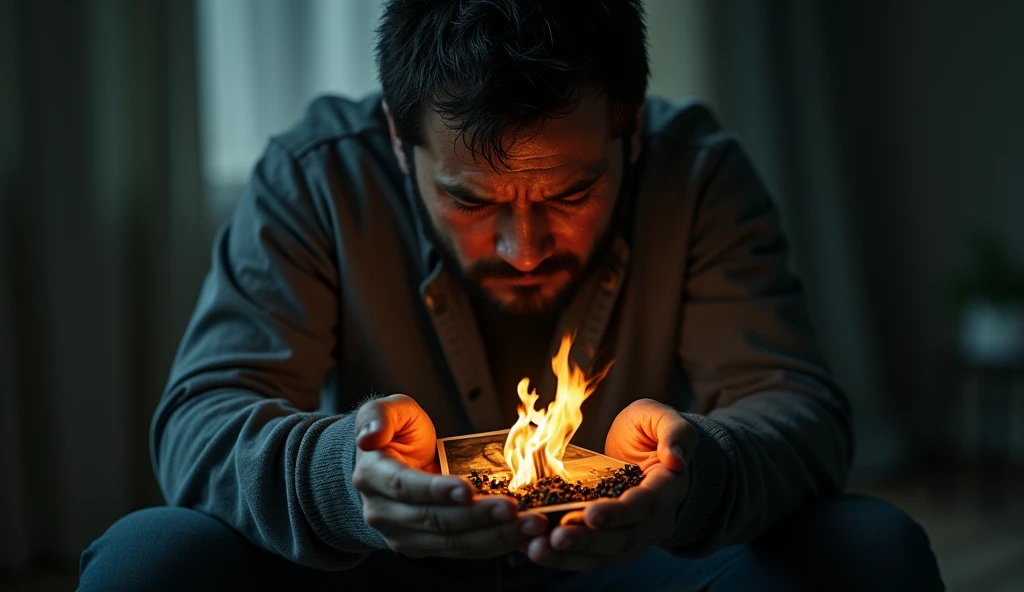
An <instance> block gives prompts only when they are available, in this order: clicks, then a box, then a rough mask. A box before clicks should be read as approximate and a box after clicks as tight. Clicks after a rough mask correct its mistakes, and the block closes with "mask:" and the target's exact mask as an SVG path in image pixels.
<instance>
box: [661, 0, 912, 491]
mask: <svg viewBox="0 0 1024 592" xmlns="http://www.w3.org/2000/svg"><path fill="white" fill-rule="evenodd" d="M666 1H667V0H651V1H650V2H648V8H649V10H650V11H651V15H650V16H651V17H652V19H651V21H652V31H657V28H658V27H659V26H660V27H662V28H672V27H673V26H675V27H681V30H680V29H677V34H687V33H688V34H689V35H690V37H691V38H692V39H694V40H695V41H691V42H690V48H689V49H690V51H693V52H695V53H697V54H698V57H697V58H689V59H686V56H685V54H677V55H678V58H682V59H677V60H676V63H677V67H676V68H675V69H674V70H673V69H671V68H665V69H664V70H662V71H659V70H658V69H657V68H655V69H654V79H653V80H652V87H653V88H654V90H656V91H657V90H658V89H659V88H661V87H663V86H664V85H665V84H666V80H659V79H658V78H657V77H658V75H659V72H665V73H666V74H667V76H668V80H671V79H672V78H673V76H675V77H679V76H686V74H685V70H686V68H687V66H688V65H689V64H691V63H693V62H697V63H699V64H700V66H699V71H700V72H703V76H702V77H701V80H700V89H701V91H702V92H701V95H702V96H703V97H704V98H706V99H707V100H708V101H709V102H710V103H711V106H712V108H713V109H714V110H715V111H716V112H717V114H718V115H719V117H720V118H721V119H722V121H723V123H724V124H725V125H726V127H728V128H729V129H730V130H732V131H734V132H735V133H737V134H738V135H739V137H740V140H741V143H742V145H743V146H744V148H745V149H746V150H747V152H748V153H749V154H750V156H751V158H752V159H753V161H754V164H755V166H756V167H757V169H758V171H759V173H760V174H761V176H762V177H763V179H764V181H765V183H766V185H767V187H768V189H769V191H770V192H771V193H772V195H773V197H774V198H775V200H776V202H777V204H778V206H779V209H780V212H781V214H782V219H783V224H784V226H785V229H786V232H787V235H788V238H789V240H790V243H791V246H792V250H793V265H794V267H795V268H796V271H797V272H798V273H799V275H800V276H801V278H802V279H803V282H804V286H805V291H806V293H807V297H808V302H809V308H810V313H811V316H812V317H813V319H814V321H815V325H816V328H817V330H818V333H819V340H820V344H821V347H822V349H823V350H824V352H825V355H826V357H827V359H828V360H829V362H830V365H831V366H832V369H833V372H834V373H835V375H836V378H837V380H838V382H839V384H841V385H842V386H843V387H844V389H845V391H846V393H847V395H848V396H849V397H850V399H851V402H852V404H853V407H854V430H855V432H856V434H857V459H856V463H855V467H854V469H855V474H857V475H860V476H865V477H868V476H870V477H877V476H882V475H887V474H891V473H893V472H894V471H896V470H898V469H899V468H900V467H901V466H903V464H904V463H905V462H906V461H907V458H908V457H907V455H908V454H909V451H908V449H907V446H906V442H905V434H906V431H905V430H903V429H901V427H900V424H899V417H900V412H901V409H900V405H899V404H898V403H897V402H898V401H900V400H901V399H902V400H903V401H906V400H907V399H908V397H906V396H903V397H900V396H898V394H897V392H896V390H895V389H894V386H893V385H894V382H895V381H894V380H893V379H892V377H893V375H894V374H895V375H897V376H898V375H899V369H894V368H890V367H887V366H886V361H887V360H888V359H891V358H895V357H896V356H895V355H894V354H895V353H896V352H893V351H892V350H891V349H890V348H887V344H886V343H884V341H883V340H882V335H883V333H884V331H885V330H886V329H891V327H889V328H886V327H879V326H878V324H877V321H876V319H875V315H876V313H878V311H879V310H882V309H885V308H886V306H887V305H886V303H885V302H884V301H881V298H882V297H885V293H886V291H885V290H884V287H879V286H877V280H878V277H877V275H876V274H873V273H872V269H871V268H870V267H869V266H868V262H869V261H870V258H869V256H868V254H869V252H870V251H869V250H868V248H869V246H870V245H868V244H867V243H868V241H869V240H870V239H869V237H870V235H871V233H872V232H873V231H875V228H874V227H873V226H872V218H871V217H870V216H871V213H870V212H868V211H866V210H865V207H864V201H863V200H862V199H860V198H861V196H862V193H861V192H862V191H872V190H873V189H874V188H873V187H871V186H870V184H868V183H863V182H860V178H859V172H860V171H861V170H862V167H860V166H859V165H862V164H863V157H864V155H865V153H866V152H867V151H868V150H870V149H871V148H870V147H869V146H866V147H862V148H864V149H865V151H864V152H858V151H855V150H854V148H855V147H857V146H856V144H855V143H854V142H853V140H854V139H856V137H857V134H858V133H861V134H863V133H868V134H869V133H871V132H872V131H873V130H872V129H871V128H870V127H868V128H866V129H865V128H864V127H861V128H858V129H855V128H851V126H850V123H849V122H850V121H853V120H858V119H856V118H853V117H851V116H850V115H851V113H856V112H857V110H859V109H861V108H862V106H861V105H858V104H855V103H854V100H853V99H852V97H853V96H864V94H865V93H861V94H859V95H858V94H856V93H853V92H851V88H850V85H851V84H852V83H853V82H855V81H857V80H858V75H860V74H862V73H861V72H857V71H855V66H859V67H863V66H864V65H865V64H867V63H869V62H870V60H871V59H872V58H873V57H874V56H873V55H872V54H871V53H870V52H865V51H863V50H864V49H865V48H866V47H869V46H868V45H867V44H866V43H865V42H864V40H863V39H856V38H854V36H853V32H854V31H856V30H857V28H856V25H857V24H860V25H864V24H865V22H864V21H863V20H861V21H858V20H857V19H856V18H855V17H858V16H859V17H861V19H863V18H864V16H865V14H867V13H869V11H868V10H867V9H859V8H858V9H857V10H854V9H853V7H854V5H855V4H856V3H847V2H801V1H796V0H791V1H785V2H773V3H763V2H714V3H711V2H685V3H679V4H683V5H686V6H687V7H688V9H686V10H687V12H688V13H687V14H686V15H680V16H678V17H677V18H666V19H665V22H667V23H669V24H661V25H659V24H658V20H656V19H658V18H660V17H662V16H663V11H664V10H665V8H664V4H665V2H666ZM857 6H859V5H857ZM675 10H677V11H678V10H682V9H680V8H676V9H675ZM658 11H661V12H658ZM684 16H685V18H683V17H684ZM869 16H870V15H869ZM874 16H876V17H877V16H878V15H874ZM692 21H696V22H692ZM684 23H685V24H684ZM673 24H675V25H673ZM872 30H873V28H871V27H863V28H861V29H860V31H872ZM694 31H698V32H697V33H694ZM670 39H672V38H671V37H669V36H666V37H660V38H652V40H651V45H652V52H653V58H654V60H655V66H657V60H658V59H659V58H660V59H663V60H665V61H668V60H667V58H666V57H665V56H659V53H658V51H657V50H658V48H659V44H664V43H666V42H667V41H668V40H670ZM675 43H678V41H676V42H675ZM862 82H863V84H864V85H865V86H869V85H871V84H872V83H873V82H874V81H872V80H871V79H870V78H867V77H864V79H863V80H862ZM858 121H860V120H858ZM868 123H871V122H868ZM890 308H891V307H890Z"/></svg>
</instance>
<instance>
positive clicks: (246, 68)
mask: <svg viewBox="0 0 1024 592" xmlns="http://www.w3.org/2000/svg"><path fill="white" fill-rule="evenodd" d="M646 5H647V9H648V15H649V16H648V23H649V28H650V47H651V58H652V79H651V91H652V93H655V94H661V95H664V96H668V97H670V98H673V99H678V100H685V99H688V98H693V97H699V98H701V99H703V100H705V101H706V102H708V103H709V104H710V105H711V106H712V107H713V108H714V109H715V111H716V112H717V113H718V115H719V116H720V118H721V119H722V122H723V123H724V124H725V125H726V126H727V127H729V128H730V129H731V130H733V131H735V132H736V133H737V134H738V135H739V136H740V138H741V140H742V142H743V145H744V146H745V147H746V149H747V151H748V152H749V153H750V155H751V156H752V158H753V160H754V162H755V163H756V164H757V166H758V168H759V171H760V172H761V174H762V176H763V177H764V179H765V182H766V183H767V185H768V187H769V188H770V189H771V191H772V192H773V194H774V195H775V197H776V199H777V201H778V203H779V205H780V208H781V210H782V212H783V216H784V221H785V224H786V228H787V231H788V234H789V237H790V239H791V243H792V245H793V248H794V266H795V267H796V268H797V270H798V271H799V272H800V274H801V275H802V276H803V278H804V280H805V285H806V288H807V292H808V294H809V297H810V303H811V307H812V313H813V316H814V318H815V320H816V323H817V327H818V330H819V334H820V336H821V342H822V347H823V348H824V349H825V351H826V354H827V355H828V357H829V359H830V361H831V363H832V366H833V368H834V371H835V373H836V375H837V377H838V379H839V380H840V382H841V383H842V384H843V385H845V386H846V388H847V391H848V393H849V395H850V397H851V399H852V400H853V403H854V405H855V409H856V426H855V427H856V430H857V435H858V456H857V462H856V466H855V470H854V475H853V477H852V487H853V488H854V489H858V490H862V491H869V492H872V493H875V494H877V495H882V496H884V497H887V498H888V499H890V500H892V501H894V502H896V503H897V504H899V505H901V506H902V507H904V508H905V509H907V510H908V511H909V512H910V513H911V514H912V515H914V516H915V517H916V518H918V519H919V520H920V521H921V522H923V523H924V525H925V526H926V528H927V529H928V530H929V532H930V533H931V535H932V538H933V543H934V546H935V548H936V551H937V552H938V554H939V559H940V565H941V567H942V569H943V572H944V575H945V577H946V579H947V583H948V584H949V587H950V589H952V590H958V589H959V590H1011V589H1021V587H1022V586H1024V566H1022V565H1021V564H1020V562H1019V558H1020V557H1021V556H1024V505H1022V503H1021V502H1020V501H1017V500H1018V499H1024V496H1021V495H1019V493H1020V490H1021V480H1022V479H1021V476H1022V474H1024V437H1022V436H1021V434H1022V433H1024V430H1015V429H1014V427H1015V426H1020V425H1024V422H1022V417H1024V394H1022V391H1024V380H1022V379H1021V375H1020V372H1018V371H1017V370H1016V369H1017V368H1019V367H1020V365H1021V364H1022V362H1021V360H1020V359H1019V356H1020V352H1021V347H1022V343H1024V334H1022V333H1024V332H1022V329H1021V325H1022V324H1024V321H1022V318H1024V313H1022V308H1024V305H1022V302H1024V282H1022V279H1021V278H1022V273H1021V269H1022V267H1021V266H1022V262H1024V232H1022V231H1021V227H1022V225H1024V167H1022V166H1021V164H1020V161H1021V159H1022V157H1024V149H1022V148H1021V147H1020V143H1019V137H1020V134H1021V132H1022V131H1024V110H1022V109H1021V105H1024V76H1022V75H1021V58H1022V56H1024V36H1022V35H1021V34H1020V29H1021V25H1022V24H1024V3H1021V2H1014V1H1012V0H985V1H982V2H978V3H975V4H973V5H966V4H964V3H961V2H953V1H952V0H930V1H925V0H907V1H903V2H884V1H880V0H878V1H869V2H864V1H858V0H819V1H815V2H801V1H797V0H786V1H782V2H773V3H768V2H752V1H750V2H747V1H744V2H713V1H711V0H648V1H647V3H646ZM380 8H381V3H380V2H379V1H378V0H288V1H284V0H196V1H194V2H192V1H185V0H150V1H147V2H137V1H134V0H81V1H72V0H0V138H2V143H0V533H2V536H0V570H2V571H0V587H5V586H6V587H8V588H11V589H45V587H44V584H45V583H46V582H49V583H51V584H54V585H55V588H54V589H67V588H68V587H70V586H73V584H74V582H75V575H74V574H75V573H76V571H75V569H76V563H77V558H78V554H79V553H80V552H81V550H82V549H83V548H84V547H85V546H86V545H87V544H88V543H89V541H91V540H92V539H93V538H95V537H96V536H98V535H99V534H101V533H102V532H103V530H104V529H105V528H106V527H107V526H108V525H109V524H110V523H112V522H113V521H114V520H116V519H117V518H118V517H119V516H121V515H123V514H125V513H127V512H130V511H132V510H133V509H137V508H140V507H144V506H148V505H153V504H159V503H161V497H160V493H159V490H158V489H157V487H156V484H155V480H154V478H153V476H152V471H151V468H150V464H149V451H148V443H147V433H148V429H149V419H150V415H151V413H152V411H153V409H154V407H155V405H156V401H157V399H158V397H159V395H160V392H161V390H162V388H163V383H164V380H165V379H166V371H167V368H168V365H169V363H170V359H171V357H172V355H173V352H174V349H175V348H176V346H177V341H178V339H179V338H180V335H181V332H182V331H183V329H184V325H185V323H186V321H187V319H188V316H189V314H190V312H191V309H192V306H193V304H194V300H195V297H196V294H197V291H198V287H199V283H200V282H201V280H202V277H203V274H204V273H205V271H206V268H207V265H208V256H209V249H210V245H211V241H212V236H213V233H214V232H215V230H216V229H217V227H218V226H219V225H220V224H221V223H222V222H223V221H224V219H225V217H226V216H227V215H228V213H229V212H230V210H231V207H232V205H233V203H234V200H235V198H236V197H237V196H238V194H239V193H240V190H241V186H242V184H243V183H244V182H245V181H246V178H247V175H248V171H249V169H250V167H251V166H252V164H253V163H254V161H255V159H256V158H257V156H258V155H259V153H260V152H261V150H262V149H263V147H264V145H265V143H266V140H267V138H268V136H269V135H271V134H274V133H277V132H279V131H281V130H283V129H284V128H286V127H287V126H288V125H290V124H291V123H292V122H294V121H295V120H297V119H298V118H299V117H300V116H301V114H302V111H303V109H304V107H305V105H306V103H307V102H308V101H309V100H310V99H312V98H313V97H314V96H316V95H318V94H321V93H328V92H330V93H339V94H343V95H349V96H359V95H363V94H365V93H367V92H372V91H373V89H374V88H375V87H376V73H375V66H374V62H373V54H372V44H373V40H374V32H373V29H374V27H375V23H376V20H377V18H378V16H379V14H380ZM972 237H982V238H980V239H978V238H972ZM951 301H952V307H951V306H950V302H951ZM1001 369H1002V370H1001ZM1003 370H1005V372H1003ZM979 372H980V373H979ZM992 372H996V373H997V374H995V375H993V374H991V373H992ZM996 375H997V376H999V377H1000V378H998V379H996V380H995V381H991V380H988V379H987V378H986V377H991V376H996ZM992 384H995V385H996V386H995V387H993V386H991V385H992ZM986 385H988V386H986ZM986 418H987V419H986ZM993 418H994V419H993ZM992 434H995V435H997V436H999V437H996V438H994V439H992V438H986V436H991V435H992ZM993 455H994V456H996V457H998V458H999V467H1000V469H999V472H998V475H999V478H998V479H982V480H980V481H978V480H975V476H976V475H978V474H985V471H982V470H981V469H982V467H983V466H985V462H984V461H985V460H986V459H987V458H989V457H990V456H993ZM979 484H981V485H979ZM993 492H995V493H999V494H1000V499H1001V500H1002V501H1001V502H1000V503H996V504H985V503H982V502H983V501H984V496H985V495H986V494H987V493H993ZM40 574H41V575H40ZM69 584H70V585H69Z"/></svg>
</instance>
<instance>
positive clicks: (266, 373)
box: [150, 142, 384, 570]
mask: <svg viewBox="0 0 1024 592" xmlns="http://www.w3.org/2000/svg"><path fill="white" fill-rule="evenodd" d="M325 201H327V200H325V199H323V198H321V199H320V202H318V201H317V199H316V198H315V197H314V196H312V195H311V194H310V191H309V189H308V187H307V186H306V185H305V181H304V180H303V178H302V175H301V174H300V172H299V168H298V166H297V165H296V164H295V162H294V161H293V160H292V158H291V157H290V156H289V155H288V154H287V153H286V151H285V150H284V149H283V148H282V147H281V146H279V145H277V144H275V143H274V142H271V144H270V146H269V147H268V149H267V151H266V153H265V154H264V155H263V157H262V159H261V160H260V162H259V163H258V164H257V166H256V168H255V170H254V172H253V174H252V177H251V180H250V182H249V184H248V186H247V187H246V189H245V191H244V193H243V195H242V197H241V199H240V202H239V204H238V206H237V209H236V211H235V213H234V215H233V217H232V219H231V220H230V221H229V223H228V224H227V225H226V226H225V227H224V228H223V229H222V230H221V232H220V234H219V235H218V237H217V240H216V244H215V246H214V250H213V258H212V259H213V260H212V266H211V270H210V272H209V274H208V275H207V277H206V280H205V282H204V284H203V287H202V291H201V294H200V296H199V300H198V303H197V305H196V308H195V312H194V313H193V316H192V319H191V321H190V323H189V325H188V328H187V330H186V332H185V335H184V337H183V339H182V341H181V344H180V347H179V350H178V353H177V355H176V358H175V360H174V363H173V366H172V368H171V372H170V378H169V382H168V385H167V388H166V390H165V392H164V394H163V397H162V399H161V401H160V404H159V406H158V408H157V410H156V413H155V416H154V419H153V423H152V428H151V441H150V444H151V453H152V460H153V464H154V467H155V470H156V475H157V479H158V481H159V483H160V487H161V489H162V491H163V494H164V497H165V498H166V500H167V502H168V503H169V504H172V505H177V506H185V507H190V508H194V509H196V510H199V511H202V512H205V513H207V514H210V515H212V516H215V517H216V518H219V519H220V520H222V521H223V522H225V523H227V524H228V525H230V526H231V527H233V528H235V529H236V530H238V531H239V532H240V533H242V535H243V536H245V537H246V538H248V539H249V540H250V541H252V542H253V543H254V544H255V545H257V546H259V547H261V548H263V549H266V550H268V551H270V552H273V553H276V554H278V555H281V556H284V557H285V558H287V559H290V560H292V561H295V562H297V563H301V564H304V565H308V566H313V567H317V568H321V569H334V570H338V569H346V568H349V567H352V566H354V565H355V564H357V563H358V562H359V561H360V560H361V559H362V557H364V556H365V554H366V553H368V552H370V551H372V550H374V549H377V548H383V547H384V542H383V540H382V539H381V538H380V536H379V535H378V534H377V533H376V531H374V530H373V529H371V528H370V527H369V526H367V525H366V524H365V523H364V521H363V519H362V503H361V499H360V497H359V495H358V493H357V492H356V491H354V489H353V487H352V479H351V477H352V465H353V463H354V461H355V438H354V434H353V428H354V413H349V414H347V415H328V414H325V413H320V412H318V411H317V409H318V408H319V406H320V389H321V388H322V387H323V385H324V382H325V378H326V376H327V374H328V372H329V371H330V370H332V368H333V367H334V353H335V343H336V340H337V336H336V332H337V331H338V326H337V324H338V310H339V302H338V299H339V293H340V292H339V289H340V287H339V285H338V281H339V280H338V277H339V274H338V268H337V261H338V258H337V256H336V255H337V254H336V253H335V246H334V245H335V244H336V241H334V239H333V230H332V228H333V225H332V224H331V222H330V220H331V216H330V214H329V213H328V211H327V207H326V205H325V204H324V203H322V202H325Z"/></svg>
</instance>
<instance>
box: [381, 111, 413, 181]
mask: <svg viewBox="0 0 1024 592" xmlns="http://www.w3.org/2000/svg"><path fill="white" fill-rule="evenodd" d="M380 105H381V107H383V108H384V117H386V118H387V120H388V135H390V136H391V149H392V150H394V152H395V158H396V159H398V168H400V169H402V172H403V173H405V174H406V175H408V174H409V163H408V162H407V161H406V159H405V147H404V146H403V145H402V138H399V137H398V130H397V129H396V128H395V120H394V119H393V118H392V117H391V109H389V108H388V102H387V101H385V100H381V102H380Z"/></svg>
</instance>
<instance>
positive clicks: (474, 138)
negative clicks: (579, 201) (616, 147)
mask: <svg viewBox="0 0 1024 592" xmlns="http://www.w3.org/2000/svg"><path fill="white" fill-rule="evenodd" d="M377 68H378V73H379V76H380V82H381V86H382V87H383V91H384V99H385V100H386V101H387V103H388V107H389V109H390V111H391V115H392V117H393V118H394V121H395V126H396V128H397V132H398V135H399V137H401V138H402V140H403V142H405V143H406V144H408V145H423V143H424V136H423V124H424V122H425V121H426V115H427V109H425V107H429V108H430V109H432V110H433V111H435V112H437V113H438V114H439V115H440V116H441V117H442V119H443V120H444V121H445V123H446V125H448V126H449V127H450V128H451V129H453V130H455V131H456V132H457V133H458V136H459V137H461V138H462V141H463V142H464V144H465V145H466V147H467V148H468V149H469V150H470V152H471V153H472V154H473V156H474V158H476V157H477V156H480V157H483V158H484V159H486V160H487V162H488V163H490V165H491V166H492V167H494V166H495V160H497V161H498V162H499V163H501V164H502V165H504V164H506V161H505V159H506V158H507V156H508V152H507V148H508V145H509V144H510V143H511V142H512V141H515V140H516V139H517V138H518V137H519V136H520V135H521V134H523V133H524V132H529V131H535V130H536V129H538V125H540V124H543V122H544V121H545V120H548V119H553V118H557V117H562V116H564V115H568V114H569V113H571V112H572V111H573V110H574V109H575V108H576V106H577V105H578V104H579V101H580V100H581V99H582V98H583V97H584V96H586V95H587V94H589V93H594V94H603V95H604V96H606V97H607V98H608V102H609V107H610V111H611V113H610V114H609V115H610V124H611V129H612V133H613V135H615V136H622V135H627V134H629V133H631V132H632V131H633V123H634V119H635V116H636V110H637V109H638V108H639V107H640V105H642V104H643V101H644V97H645V95H646V92H647V75H648V69H649V68H648V64H647V31H646V25H645V23H644V11H643V7H642V6H641V4H640V0H389V2H388V3H387V6H386V7H385V9H384V15H383V18H382V20H381V24H380V27H379V28H378V29H377Z"/></svg>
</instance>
